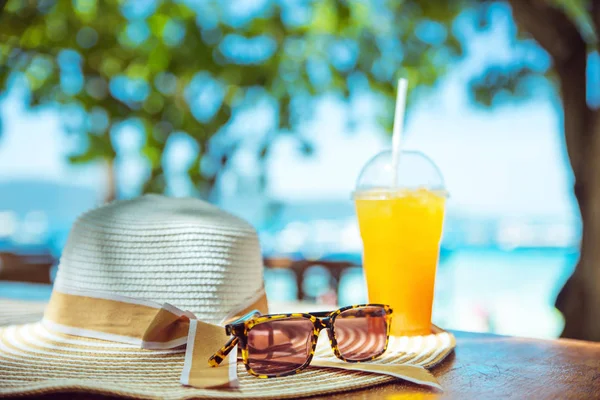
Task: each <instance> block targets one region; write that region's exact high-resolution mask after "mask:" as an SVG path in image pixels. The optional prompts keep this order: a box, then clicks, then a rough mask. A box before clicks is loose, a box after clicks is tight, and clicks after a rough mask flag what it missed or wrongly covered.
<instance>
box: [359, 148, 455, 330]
mask: <svg viewBox="0 0 600 400" xmlns="http://www.w3.org/2000/svg"><path fill="white" fill-rule="evenodd" d="M394 172H395V175H394ZM353 197H354V201H355V205H356V213H357V216H358V223H359V227H360V234H361V237H362V240H363V269H364V273H365V278H366V281H367V290H368V296H369V302H370V303H383V304H389V305H390V306H392V308H393V310H394V314H393V318H392V327H391V333H392V335H396V336H400V335H424V334H429V333H430V332H431V311H432V307H433V291H434V286H435V274H436V269H437V263H438V258H439V250H440V239H441V237H442V226H443V222H444V210H445V203H446V197H447V192H446V190H445V186H444V180H443V177H442V174H441V173H440V170H439V169H438V167H437V166H436V165H435V163H434V162H433V161H432V160H431V159H430V158H429V157H427V156H425V155H424V154H423V153H420V152H414V151H405V152H401V153H400V156H399V162H398V165H397V168H396V170H395V171H394V168H393V162H392V152H391V151H384V152H382V153H379V154H377V155H376V156H375V157H373V158H372V159H371V160H370V161H369V162H368V163H367V164H366V165H365V167H364V168H363V170H362V172H361V174H360V176H359V178H358V182H357V185H356V190H355V192H354V194H353Z"/></svg>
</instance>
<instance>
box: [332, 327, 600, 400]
mask: <svg viewBox="0 0 600 400" xmlns="http://www.w3.org/2000/svg"><path fill="white" fill-rule="evenodd" d="M454 333H455V335H456V338H457V347H456V351H455V354H452V355H450V356H449V357H448V358H447V359H446V360H445V361H444V362H443V363H442V364H441V365H439V366H438V367H436V368H435V369H433V371H432V372H433V374H434V375H435V376H436V377H437V378H438V380H439V382H440V384H441V385H442V387H443V388H444V392H443V393H435V392H433V391H431V390H428V389H426V388H422V387H419V386H416V385H412V384H409V383H406V382H398V383H390V384H387V385H381V386H378V387H374V388H371V389H367V390H361V391H357V392H353V393H351V394H350V393H346V394H342V395H338V396H334V397H328V398H335V399H342V398H343V399H385V398H388V399H390V400H391V399H393V400H401V399H406V400H408V399H437V398H448V399H492V398H494V399H495V398H502V399H504V398H514V399H600V343H590V342H582V341H576V340H539V339H524V338H516V337H508V336H496V335H489V334H479V333H467V332H454Z"/></svg>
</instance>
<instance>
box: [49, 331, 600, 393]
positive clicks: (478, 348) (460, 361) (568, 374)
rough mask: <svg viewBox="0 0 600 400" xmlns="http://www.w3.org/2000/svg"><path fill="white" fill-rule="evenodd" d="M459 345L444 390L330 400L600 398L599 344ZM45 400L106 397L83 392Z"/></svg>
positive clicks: (406, 386)
mask: <svg viewBox="0 0 600 400" xmlns="http://www.w3.org/2000/svg"><path fill="white" fill-rule="evenodd" d="M455 335H456V338H457V342H458V344H457V347H456V352H455V354H452V355H450V356H449V357H448V358H447V359H446V360H445V361H444V362H443V363H442V364H441V365H439V366H438V367H436V368H435V369H434V370H433V371H432V372H433V374H434V375H435V376H437V377H438V380H439V382H440V383H441V385H442V387H444V392H443V393H441V392H435V391H432V390H429V389H426V388H423V387H419V386H417V385H414V384H410V383H407V382H394V383H390V384H386V385H380V386H376V387H372V388H368V389H363V390H358V391H354V392H346V393H341V394H338V395H335V396H326V397H320V398H323V399H324V398H328V399H331V398H333V399H364V400H368V399H389V400H402V399H405V400H408V399H411V400H415V399H428V400H429V399H438V398H448V399H496V398H514V399H536V400H537V399H600V343H590V342H582V341H575V340H538V339H524V338H516V337H508V336H496V335H489V334H479V333H467V332H455ZM42 398H44V399H74V398H75V399H108V398H109V397H104V396H90V395H86V394H77V395H74V394H64V395H56V394H55V395H49V396H44V397H42Z"/></svg>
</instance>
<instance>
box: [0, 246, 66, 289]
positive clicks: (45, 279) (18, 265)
mask: <svg viewBox="0 0 600 400" xmlns="http://www.w3.org/2000/svg"><path fill="white" fill-rule="evenodd" d="M55 261H56V260H55V258H54V257H53V256H52V255H50V254H47V253H40V254H16V253H6V252H5V253H2V252H0V281H18V282H33V283H50V269H51V268H52V266H53V265H54V263H55Z"/></svg>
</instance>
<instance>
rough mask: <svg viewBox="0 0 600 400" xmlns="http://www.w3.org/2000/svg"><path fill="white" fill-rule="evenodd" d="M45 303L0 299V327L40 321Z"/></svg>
mask: <svg viewBox="0 0 600 400" xmlns="http://www.w3.org/2000/svg"><path fill="white" fill-rule="evenodd" d="M47 304H48V303H47V302H41V301H24V300H12V299H0V327H2V326H7V325H17V324H28V323H31V322H37V321H39V320H41V319H42V317H43V315H44V310H45V309H46V305H47Z"/></svg>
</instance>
